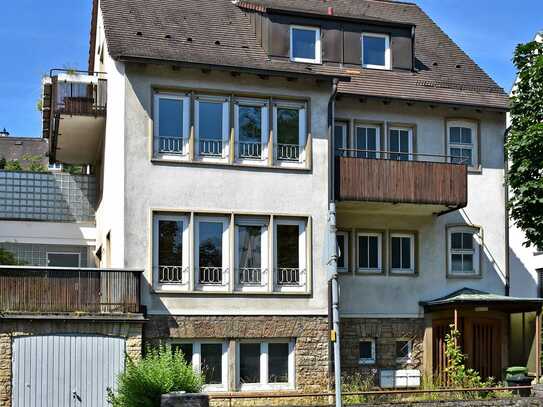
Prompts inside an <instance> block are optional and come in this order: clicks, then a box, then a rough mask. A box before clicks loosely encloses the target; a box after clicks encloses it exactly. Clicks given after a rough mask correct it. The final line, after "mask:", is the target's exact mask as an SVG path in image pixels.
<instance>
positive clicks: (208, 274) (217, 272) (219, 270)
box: [198, 267, 228, 285]
mask: <svg viewBox="0 0 543 407" xmlns="http://www.w3.org/2000/svg"><path fill="white" fill-rule="evenodd" d="M227 270H228V269H225V268H223V267H200V273H199V274H200V275H199V276H198V281H199V282H200V284H210V285H222V284H223V277H224V276H223V274H224V273H226V272H227Z"/></svg>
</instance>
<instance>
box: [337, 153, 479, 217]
mask: <svg viewBox="0 0 543 407" xmlns="http://www.w3.org/2000/svg"><path fill="white" fill-rule="evenodd" d="M366 157H368V158H366ZM392 157H393V158H392ZM417 159H429V161H416V160H417ZM335 194H336V200H338V201H367V202H390V203H412V204H431V205H442V206H445V207H448V208H461V207H464V206H466V205H467V199H468V193H467V166H466V164H464V163H463V162H462V159H459V158H458V157H446V156H438V155H431V154H398V153H391V152H386V151H385V152H383V151H380V152H375V151H371V152H370V151H367V150H340V151H339V154H337V156H336V168H335Z"/></svg>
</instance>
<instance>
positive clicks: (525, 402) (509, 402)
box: [352, 397, 543, 407]
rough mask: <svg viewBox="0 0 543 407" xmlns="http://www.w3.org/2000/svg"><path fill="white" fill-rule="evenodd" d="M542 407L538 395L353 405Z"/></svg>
mask: <svg viewBox="0 0 543 407" xmlns="http://www.w3.org/2000/svg"><path fill="white" fill-rule="evenodd" d="M399 406H402V407H541V406H543V400H541V399H539V398H537V397H524V398H517V397H513V398H508V399H490V400H450V401H447V400H436V401H412V402H396V403H364V404H356V405H353V406H352V407H399Z"/></svg>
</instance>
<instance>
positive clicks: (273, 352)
mask: <svg viewBox="0 0 543 407" xmlns="http://www.w3.org/2000/svg"><path fill="white" fill-rule="evenodd" d="M237 351H238V352H237V353H238V360H237V362H238V363H237V372H238V386H239V389H240V390H257V389H293V388H294V376H295V372H294V342H293V341H287V340H285V341H281V340H277V341H269V342H252V341H241V342H239V343H238V349H237Z"/></svg>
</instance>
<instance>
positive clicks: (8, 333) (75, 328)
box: [0, 317, 142, 407]
mask: <svg viewBox="0 0 543 407" xmlns="http://www.w3.org/2000/svg"><path fill="white" fill-rule="evenodd" d="M63 333H70V334H82V335H85V334H87V335H90V334H95V335H106V336H119V337H123V338H126V353H127V356H128V357H129V358H132V359H134V360H137V359H139V358H140V357H141V343H142V335H141V333H142V325H141V322H114V321H107V322H106V321H98V320H92V321H91V320H77V319H64V320H52V319H49V320H38V319H36V320H29V319H8V318H5V317H4V318H2V319H0V407H11V380H12V372H11V363H12V359H11V358H12V343H13V338H15V337H16V336H24V335H50V334H63Z"/></svg>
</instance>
